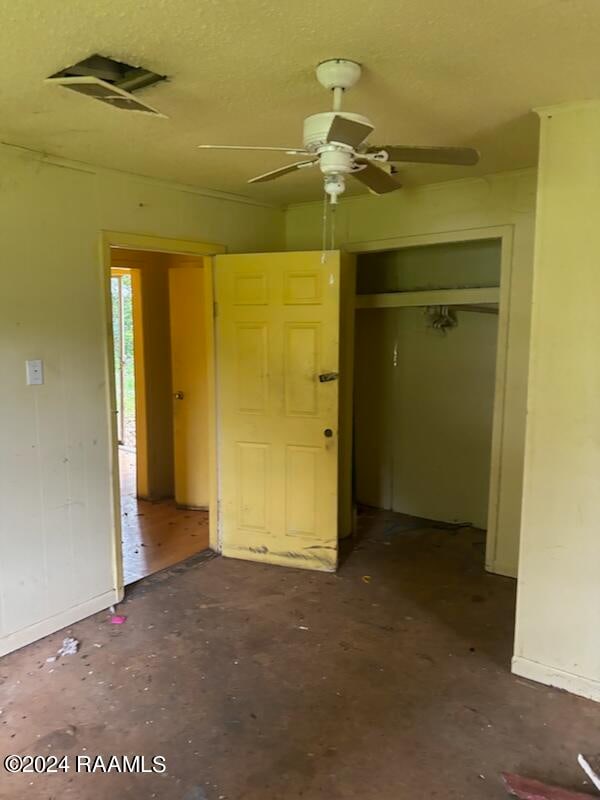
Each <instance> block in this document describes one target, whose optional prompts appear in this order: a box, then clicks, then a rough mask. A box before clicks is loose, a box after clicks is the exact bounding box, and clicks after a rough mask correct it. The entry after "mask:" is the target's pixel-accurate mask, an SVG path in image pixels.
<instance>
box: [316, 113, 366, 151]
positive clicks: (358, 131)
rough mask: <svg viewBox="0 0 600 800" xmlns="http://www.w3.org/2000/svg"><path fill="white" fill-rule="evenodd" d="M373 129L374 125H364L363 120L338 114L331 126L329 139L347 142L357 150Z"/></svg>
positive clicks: (342, 142)
mask: <svg viewBox="0 0 600 800" xmlns="http://www.w3.org/2000/svg"><path fill="white" fill-rule="evenodd" d="M373 130H374V128H373V126H372V125H364V124H363V123H362V122H356V121H355V120H353V119H348V118H347V117H342V116H340V115H339V114H336V116H335V117H334V118H333V122H332V123H331V127H330V128H329V132H328V134H327V141H328V142H337V143H338V144H347V145H349V146H350V147H352V149H353V150H356V148H357V147H359V146H360V145H361V144H362V143H363V142H364V140H365V139H366V138H367V136H368V135H369V134H370V133H371V131H373Z"/></svg>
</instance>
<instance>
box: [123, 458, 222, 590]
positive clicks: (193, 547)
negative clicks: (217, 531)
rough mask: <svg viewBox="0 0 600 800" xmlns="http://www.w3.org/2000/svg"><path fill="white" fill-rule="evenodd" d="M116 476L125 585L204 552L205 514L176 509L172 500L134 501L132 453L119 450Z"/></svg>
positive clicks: (133, 460)
mask: <svg viewBox="0 0 600 800" xmlns="http://www.w3.org/2000/svg"><path fill="white" fill-rule="evenodd" d="M119 474H120V479H121V542H122V546H123V576H124V580H125V585H126V586H127V585H129V584H130V583H134V582H135V581H139V580H141V579H142V578H145V577H146V576H148V575H152V574H153V573H155V572H159V571H160V570H161V569H165V568H166V567H171V566H173V565H174V564H178V563H179V562H180V561H184V560H185V559H186V558H189V557H190V556H193V555H195V554H196V553H200V552H202V550H206V548H207V547H208V538H209V537H208V511H192V510H189V509H183V508H178V507H177V506H176V505H175V501H174V500H161V501H159V502H148V501H147V500H138V499H137V497H136V479H135V452H133V451H131V450H126V449H124V448H122V447H121V448H119Z"/></svg>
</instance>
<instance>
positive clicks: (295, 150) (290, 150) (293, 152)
mask: <svg viewBox="0 0 600 800" xmlns="http://www.w3.org/2000/svg"><path fill="white" fill-rule="evenodd" d="M197 147H198V148H199V149H200V150H271V151H274V152H277V153H287V154H288V155H289V156H303V155H305V154H307V152H308V151H307V150H303V149H302V148H301V147H253V146H251V145H250V146H246V145H244V144H199V145H197Z"/></svg>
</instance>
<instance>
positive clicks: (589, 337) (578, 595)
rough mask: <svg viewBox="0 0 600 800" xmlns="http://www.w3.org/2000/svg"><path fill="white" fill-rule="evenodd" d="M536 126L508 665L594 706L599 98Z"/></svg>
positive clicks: (599, 666)
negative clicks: (523, 442)
mask: <svg viewBox="0 0 600 800" xmlns="http://www.w3.org/2000/svg"><path fill="white" fill-rule="evenodd" d="M541 120H542V133H541V149H540V165H539V184H538V222H537V230H536V245H535V267H534V287H533V321H532V335H531V365H530V377H529V398H528V425H527V449H526V463H525V475H526V480H525V491H524V497H523V523H522V526H523V527H522V530H523V534H522V538H521V563H520V569H519V588H518V602H517V631H516V642H515V658H514V661H513V669H514V671H515V672H517V673H518V674H520V675H525V676H526V677H529V678H533V679H535V680H539V681H542V682H544V683H549V684H552V685H555V686H560V687H562V688H564V689H568V690H569V691H573V692H577V693H579V694H583V695H587V696H590V697H594V698H595V699H596V700H600V639H599V637H598V622H599V619H598V616H599V612H600V579H599V571H598V565H599V564H600V533H599V524H600V523H599V520H600V357H599V353H600V316H599V315H598V298H599V297H600V268H599V264H600V226H599V224H598V214H599V211H600V150H599V148H598V142H599V141H600V103H598V102H596V103H590V104H588V105H581V106H566V107H563V108H556V109H551V110H548V111H547V112H542V113H541Z"/></svg>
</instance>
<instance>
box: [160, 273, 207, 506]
mask: <svg viewBox="0 0 600 800" xmlns="http://www.w3.org/2000/svg"><path fill="white" fill-rule="evenodd" d="M204 292H205V280H204V269H203V268H202V267H199V266H196V267H191V266H189V267H186V266H179V267H172V268H171V269H169V307H170V320H171V373H172V387H173V435H174V462H175V500H176V502H177V503H178V505H181V506H187V507H189V508H208V505H209V497H210V486H209V425H208V415H209V408H208V403H209V394H208V391H209V390H208V364H207V355H208V353H207V342H206V324H205V323H206V320H205V308H206V304H205V297H204Z"/></svg>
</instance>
